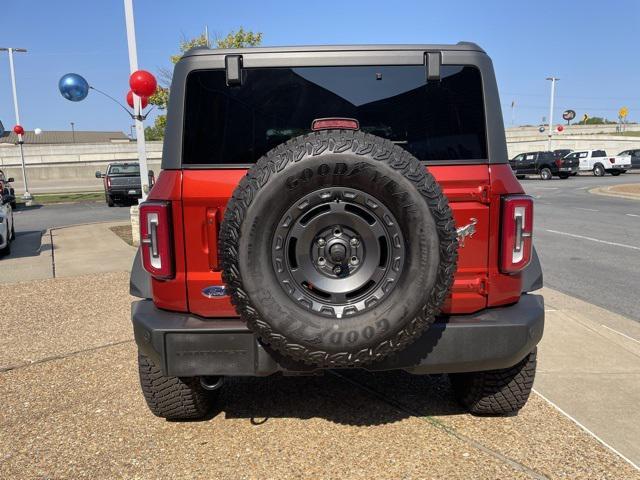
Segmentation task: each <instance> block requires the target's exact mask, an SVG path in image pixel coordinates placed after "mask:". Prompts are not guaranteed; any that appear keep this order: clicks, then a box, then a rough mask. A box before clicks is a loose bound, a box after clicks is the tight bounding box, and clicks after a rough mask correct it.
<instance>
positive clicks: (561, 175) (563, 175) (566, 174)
mask: <svg viewBox="0 0 640 480" xmlns="http://www.w3.org/2000/svg"><path fill="white" fill-rule="evenodd" d="M558 176H559V177H560V178H561V179H562V180H566V179H567V178H569V174H568V173H561V174H559V175H558Z"/></svg>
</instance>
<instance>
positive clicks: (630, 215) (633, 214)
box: [625, 213, 640, 217]
mask: <svg viewBox="0 0 640 480" xmlns="http://www.w3.org/2000/svg"><path fill="white" fill-rule="evenodd" d="M625 215H626V216H627V217H640V215H636V214H635V213H625Z"/></svg>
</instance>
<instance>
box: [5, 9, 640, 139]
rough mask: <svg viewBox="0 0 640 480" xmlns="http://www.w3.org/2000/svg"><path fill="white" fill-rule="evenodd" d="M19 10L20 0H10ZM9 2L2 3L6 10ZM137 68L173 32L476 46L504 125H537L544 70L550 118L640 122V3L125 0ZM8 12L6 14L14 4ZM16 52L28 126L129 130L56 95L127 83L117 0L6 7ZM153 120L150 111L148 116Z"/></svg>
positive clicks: (91, 101) (94, 104) (159, 56)
mask: <svg viewBox="0 0 640 480" xmlns="http://www.w3.org/2000/svg"><path fill="white" fill-rule="evenodd" d="M18 5H20V6H19V7H18ZM7 7H8V8H7ZM134 7H135V15H136V29H137V35H138V56H139V63H140V67H141V68H145V69H147V70H150V71H152V72H154V73H155V72H156V71H157V70H158V68H159V67H167V66H169V60H168V57H169V55H171V54H174V53H175V52H176V50H177V44H178V42H179V40H180V39H181V38H182V37H185V36H186V37H190V36H195V35H197V34H199V33H201V32H202V31H203V29H204V26H205V25H208V27H209V31H210V34H211V36H212V37H215V36H216V35H217V36H224V35H226V33H228V32H229V31H230V30H234V29H237V28H238V27H240V26H243V27H244V28H245V29H249V30H254V31H260V32H263V34H264V41H263V44H265V45H304V44H306V45H313V44H341V43H348V44H351V43H455V42H457V41H459V40H469V41H474V42H476V43H478V44H480V45H481V46H482V47H483V48H484V49H485V50H486V51H487V52H488V53H489V55H490V56H491V57H492V59H493V62H494V66H495V69H496V75H497V78H498V86H499V88H500V94H501V100H502V104H503V113H504V119H505V124H506V125H510V124H511V108H510V105H511V102H512V101H515V103H516V108H515V121H516V124H522V123H539V122H541V120H542V117H543V116H547V115H548V102H549V82H547V81H545V77H547V76H548V75H551V74H553V75H555V76H557V77H560V79H561V80H560V82H559V83H558V88H557V97H556V105H557V108H556V112H555V114H554V116H555V118H557V119H559V115H560V114H561V112H562V111H563V110H565V109H567V108H573V109H574V110H576V111H577V112H578V115H579V116H581V115H582V113H584V112H587V113H589V115H590V116H595V115H598V116H607V117H609V118H611V119H614V118H616V117H617V111H618V109H619V108H620V107H621V106H627V107H629V109H630V115H629V118H630V120H632V121H640V53H639V47H640V37H639V36H638V29H637V26H638V24H639V23H640V1H637V0H628V1H615V0H614V1H611V0H610V1H607V2H603V1H591V0H586V1H567V0H565V1H562V0H556V1H553V2H550V1H543V0H540V1H537V2H517V1H500V2H499V1H454V0H448V1H437V2H435V1H404V0H395V1H393V2H389V1H366V2H364V1H362V2H358V1H351V2H348V1H344V0H342V1H333V0H323V1H321V2H309V1H306V2H303V1H300V0H297V1H288V0H287V1H278V2H276V1H265V0H262V1H254V0H244V1H236V2H221V1H191V2H187V1H183V2H177V1H175V0H174V1H165V0H163V1H159V0H134ZM14 8H15V13H12V11H11V10H12V9H14ZM6 46H14V47H24V48H27V49H29V52H28V53H26V54H16V71H17V78H18V95H19V101H20V107H21V117H22V124H23V125H24V126H25V128H26V129H29V130H31V129H33V128H36V127H39V128H42V129H45V130H63V129H69V128H70V126H69V122H72V121H73V122H75V124H76V129H77V130H122V131H126V132H128V131H129V125H130V124H131V122H130V120H129V119H128V117H127V116H126V114H125V113H124V112H123V111H122V110H121V109H119V108H118V107H117V106H116V105H115V104H112V103H111V102H109V101H108V100H107V99H105V98H102V97H100V96H99V95H96V94H95V93H92V94H90V96H89V97H88V98H87V100H85V101H84V102H81V103H71V102H68V101H66V100H64V99H63V98H62V97H61V96H60V95H59V93H58V91H57V82H58V79H59V78H60V76H62V75H63V74H64V73H67V72H77V73H80V74H82V75H84V76H85V77H86V78H87V79H88V80H89V83H91V84H92V85H94V86H95V87H97V88H99V89H101V90H104V91H106V92H108V93H110V94H112V95H113V96H115V97H117V98H122V99H123V101H124V95H125V94H126V92H127V90H128V74H129V64H128V57H127V46H126V36H125V25H124V13H123V5H122V2H121V1H119V0H112V1H95V2H91V1H87V0H84V1H77V0H66V1H65V2H51V1H48V0H35V1H32V2H27V3H22V4H18V3H15V2H13V3H11V2H9V3H8V4H7V5H6V6H5V8H3V14H2V15H1V16H0V47H6ZM150 118H151V117H150ZM0 120H2V122H3V123H4V125H5V127H9V128H10V127H11V126H12V125H13V124H14V114H13V105H12V100H11V87H10V83H9V66H8V59H7V54H6V52H0Z"/></svg>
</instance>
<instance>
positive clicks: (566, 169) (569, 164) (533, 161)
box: [509, 152, 578, 180]
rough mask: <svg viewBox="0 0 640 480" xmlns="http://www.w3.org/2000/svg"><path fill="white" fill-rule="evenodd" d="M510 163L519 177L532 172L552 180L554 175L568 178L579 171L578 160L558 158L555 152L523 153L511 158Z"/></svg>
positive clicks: (544, 178) (543, 178)
mask: <svg viewBox="0 0 640 480" xmlns="http://www.w3.org/2000/svg"><path fill="white" fill-rule="evenodd" d="M509 164H510V165H511V169H512V170H513V172H514V173H515V175H516V177H517V178H518V179H522V178H524V177H525V175H530V174H537V175H540V178H541V179H542V180H551V178H552V177H554V176H556V177H560V178H562V179H566V178H569V175H571V174H572V173H574V172H576V173H577V171H578V162H577V160H576V161H574V160H570V159H566V158H558V157H557V155H556V154H555V153H554V152H527V153H521V154H520V155H516V156H515V157H514V158H512V159H511V160H509Z"/></svg>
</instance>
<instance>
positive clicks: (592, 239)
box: [545, 230, 640, 250]
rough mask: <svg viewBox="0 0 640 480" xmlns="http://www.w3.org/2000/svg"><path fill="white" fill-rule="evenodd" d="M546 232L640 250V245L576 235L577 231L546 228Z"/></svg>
mask: <svg viewBox="0 0 640 480" xmlns="http://www.w3.org/2000/svg"><path fill="white" fill-rule="evenodd" d="M545 232H549V233H556V234H558V235H565V236H567V237H573V238H580V239H582V240H589V241H591V242H597V243H604V244H605V245H613V246H614V247H622V248H630V249H631V250H640V247H636V246H634V245H625V244H624V243H616V242H607V241H606V240H599V239H597V238H593V237H585V236H583V235H576V234H575V233H567V232H559V231H557V230H545Z"/></svg>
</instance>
